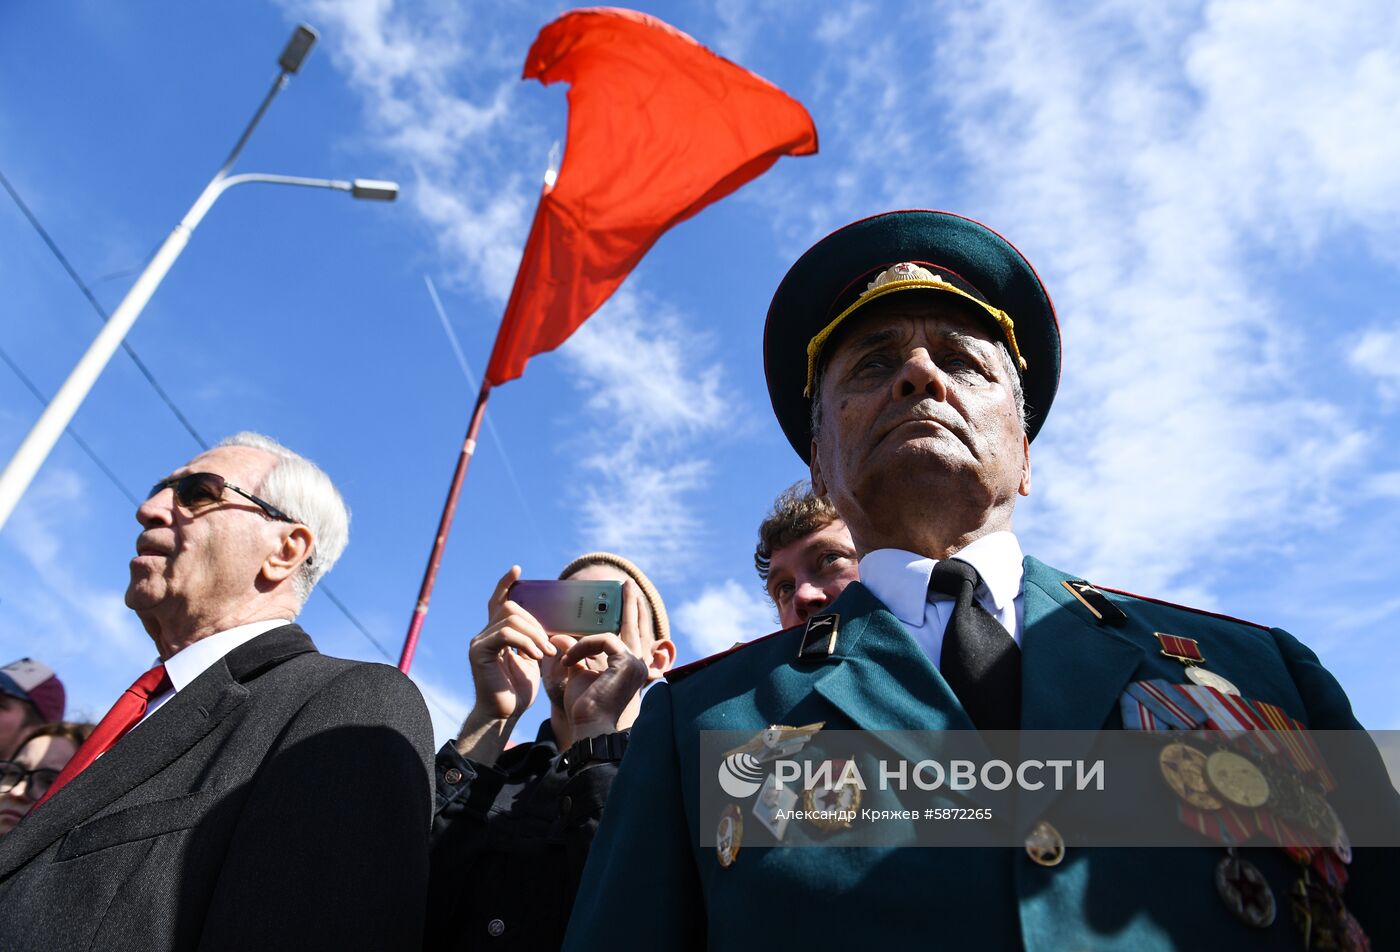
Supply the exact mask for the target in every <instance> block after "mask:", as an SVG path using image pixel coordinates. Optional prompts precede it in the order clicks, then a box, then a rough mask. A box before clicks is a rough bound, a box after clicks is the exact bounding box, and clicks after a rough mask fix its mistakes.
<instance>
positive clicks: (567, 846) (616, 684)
mask: <svg viewBox="0 0 1400 952" xmlns="http://www.w3.org/2000/svg"><path fill="white" fill-rule="evenodd" d="M559 577H560V578H561V579H573V580H576V581H617V582H622V583H623V589H622V615H621V624H620V626H619V630H618V631H617V632H616V633H612V632H602V633H598V634H587V635H583V636H578V635H573V634H570V633H568V632H558V631H546V630H545V629H544V627H543V626H542V625H541V624H540V622H539V620H538V619H536V618H535V617H534V616H533V615H532V614H530V612H528V611H526V610H525V608H524V607H523V606H521V605H519V604H517V603H516V602H515V601H513V600H512V599H511V598H510V592H511V586H512V585H514V584H515V582H516V581H518V580H519V578H520V567H519V566H512V567H511V569H510V571H508V572H506V574H505V575H504V576H502V577H501V580H500V581H499V582H498V583H497V585H496V590H495V592H493V593H492V595H491V599H490V601H489V602H488V605H487V608H488V612H489V616H490V617H489V620H488V622H487V625H486V627H485V628H484V629H482V631H481V633H480V634H478V635H477V636H476V637H475V638H473V639H472V642H471V646H470V648H469V649H468V657H469V659H470V661H471V675H472V682H473V686H474V687H475V690H476V703H475V704H474V705H473V707H472V710H471V713H470V714H468V716H467V719H466V722H465V723H464V724H463V725H462V731H461V734H460V736H459V737H458V738H457V740H456V741H455V742H450V743H447V744H444V745H443V747H442V749H441V750H440V751H439V752H438V755H437V809H436V813H435V815H434V819H433V837H432V877H431V882H430V887H429V895H428V925H427V935H426V942H425V947H426V948H428V949H434V950H439V949H440V950H448V949H476V948H482V947H488V946H489V947H490V948H501V949H522V950H534V949H557V948H558V947H559V945H560V944H561V943H562V942H563V939H564V928H565V926H566V925H567V924H568V921H569V911H570V909H571V907H572V906H573V901H574V893H575V892H576V891H577V890H578V885H579V877H580V875H581V874H582V871H583V864H584V861H585V860H586V859H587V857H588V849H589V846H590V844H591V843H592V842H593V836H594V833H595V832H596V831H597V828H598V821H599V818H600V817H601V815H602V813H603V806H604V804H605V803H606V802H607V799H608V796H609V793H610V791H611V789H612V784H613V778H614V777H615V776H617V769H618V763H619V762H620V761H621V760H622V755H623V753H624V751H625V750H626V748H627V737H628V733H629V730H630V728H631V727H632V722H633V721H635V720H636V718H637V711H638V709H639V707H640V700H641V699H640V692H641V689H642V688H643V687H644V686H645V685H647V684H648V683H655V682H656V681H658V680H659V679H660V678H661V677H663V676H664V675H665V673H666V671H667V670H668V669H669V668H670V667H671V664H672V662H673V661H674V660H675V657H676V647H675V642H673V641H672V640H671V635H670V623H669V621H668V620H667V615H666V606H665V604H664V603H663V602H662V600H661V593H660V592H658V591H657V590H656V587H655V586H654V585H653V584H652V583H651V580H650V579H648V578H647V576H646V575H645V573H643V572H642V570H641V569H640V568H638V567H637V566H636V565H634V564H633V563H632V562H631V561H629V560H627V559H624V558H623V557H621V556H619V555H614V554H612V553H610V552H591V553H589V554H587V555H582V556H579V557H578V558H577V559H574V560H573V561H572V562H570V563H569V564H568V565H566V566H565V567H564V570H563V571H562V572H560V573H559ZM541 687H543V689H544V693H545V695H546V697H547V698H548V699H549V718H548V719H547V720H545V722H544V723H543V724H541V725H540V730H539V734H538V736H537V737H536V739H535V742H534V743H530V744H517V745H515V746H513V747H510V748H509V749H505V745H506V742H507V740H508V739H509V738H510V734H511V731H512V730H513V729H514V727H515V725H516V723H518V722H519V720H520V717H521V715H523V714H524V713H525V711H526V710H528V709H529V707H530V705H531V704H532V703H533V702H534V700H535V697H536V696H537V694H538V692H539V690H540V688H541Z"/></svg>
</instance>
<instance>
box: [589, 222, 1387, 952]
mask: <svg viewBox="0 0 1400 952" xmlns="http://www.w3.org/2000/svg"><path fill="white" fill-rule="evenodd" d="M764 355H765V364H766V373H767V378H768V388H769V394H770V397H771V399H772V402H773V408H774V411H775V413H776V414H777V417H778V421H779V423H780V424H781V425H782V428H783V431H784V433H785V434H786V435H787V437H788V440H789V441H790V442H791V443H792V445H793V448H794V449H795V450H796V451H797V452H798V454H799V455H801V456H802V458H803V459H804V461H806V462H808V463H809V465H810V467H811V476H812V484H813V487H814V489H815V490H816V491H817V492H818V493H821V494H823V495H826V496H828V497H829V498H830V499H831V501H832V502H833V503H834V504H835V506H836V509H837V511H838V512H839V513H840V515H841V517H842V519H843V520H844V521H845V522H846V524H847V526H848V527H849V529H850V532H851V536H852V538H853V540H854V542H855V547H856V550H857V552H858V554H859V555H860V576H861V581H860V582H856V583H852V584H851V585H850V586H849V587H847V588H846V590H845V591H844V592H843V593H842V595H841V596H840V598H838V599H837V601H836V602H835V603H834V604H833V605H831V606H829V607H828V608H827V609H826V610H825V611H824V612H823V613H822V614H820V615H818V616H816V617H814V618H812V619H809V620H808V622H807V624H806V625H805V626H802V627H795V628H791V629H788V630H786V631H783V632H779V633H777V634H775V635H772V636H770V637H768V638H764V639H759V640H757V641H753V642H749V643H748V644H746V645H742V646H738V647H736V648H735V649H732V650H731V651H730V652H727V653H725V654H724V655H720V656H716V657H714V658H710V659H706V660H705V661H702V662H698V663H696V664H694V665H691V666H688V667H687V668H682V669H680V670H678V671H674V672H672V673H671V675H670V677H669V679H668V680H669V684H668V685H666V686H664V687H658V688H657V689H656V690H654V691H652V692H651V694H650V695H649V696H648V697H647V699H646V703H645V705H644V707H643V711H642V714H641V718H640V719H639V720H638V722H637V724H636V727H635V729H634V731H633V735H632V746H631V750H630V752H629V754H628V758H627V761H626V762H625V763H624V764H623V766H622V771H621V776H620V777H619V783H618V784H617V786H616V788H615V789H616V791H617V793H615V795H614V797H613V799H612V800H611V801H610V802H609V804H608V809H607V812H606V814H605V816H604V819H603V824H602V828H601V830H600V832H599V836H598V839H597V841H596V842H595V844H594V846H593V850H592V852H591V854H590V856H589V861H588V866H587V869H586V871H585V873H584V876H583V888H582V890H581V892H580V894H579V897H578V901H577V902H576V903H575V906H574V909H575V914H574V917H573V921H572V923H571V925H570V931H569V934H568V939H567V941H566V948H569V949H607V948H612V947H613V943H614V942H615V941H617V939H618V936H619V935H624V936H625V935H631V936H645V937H646V941H647V943H648V944H649V945H651V946H653V947H657V948H662V947H705V946H708V947H710V948H716V949H739V948H775V947H777V948H793V949H811V948H833V949H850V948H859V947H877V946H878V947H885V946H888V947H890V948H906V947H911V948H912V947H915V946H916V945H917V946H918V947H937V948H949V949H965V948H985V949H1015V948H1027V949H1044V950H1061V949H1135V950H1136V949H1205V948H1230V949H1244V948H1249V949H1256V948H1259V949H1263V948H1268V949H1285V948H1299V947H1308V946H1309V945H1310V946H1311V947H1312V948H1321V947H1325V945H1326V943H1327V942H1332V943H1333V944H1334V945H1335V947H1338V948H1347V947H1357V948H1360V947H1364V943H1365V941H1366V940H1365V938H1364V936H1363V935H1362V929H1365V930H1367V931H1368V932H1369V933H1370V935H1371V938H1372V940H1373V941H1374V942H1375V947H1376V948H1386V947H1393V945H1394V943H1395V942H1397V941H1400V939H1397V937H1396V935H1395V929H1396V925H1395V923H1396V920H1397V917H1396V916H1394V915H1393V909H1387V905H1386V904H1387V903H1393V900H1394V895H1395V893H1394V889H1395V886H1396V882H1397V879H1396V873H1395V869H1394V859H1393V857H1392V856H1391V855H1390V853H1389V852H1383V851H1375V850H1369V851H1368V850H1362V849H1357V850H1355V852H1354V856H1353V855H1350V852H1351V851H1343V850H1341V849H1340V847H1339V848H1338V849H1337V850H1334V851H1331V852H1329V851H1327V850H1311V851H1309V850H1301V851H1294V853H1293V854H1292V855H1287V854H1285V851H1284V850H1282V849H1251V850H1247V851H1236V850H1234V849H1227V846H1229V845H1230V844H1229V842H1224V843H1221V842H1214V843H1213V842H1212V841H1211V840H1210V839H1208V838H1206V837H1205V836H1201V837H1200V839H1199V843H1200V844H1201V845H1200V847H1199V848H1190V849H1161V850H1151V849H1139V850H1129V849H1079V848H1076V847H1074V846H1073V845H1070V846H1069V847H1068V848H1067V847H1066V845H1065V843H1064V841H1063V839H1061V838H1060V836H1059V833H1058V831H1057V830H1056V829H1055V828H1054V826H1053V825H1052V824H1049V823H1039V824H1037V825H1036V826H1035V827H1034V828H1033V829H1032V830H1031V832H1030V834H1029V835H1028V836H1027V839H1026V843H1025V848H1024V849H1013V848H1010V847H1007V848H980V849H952V848H945V849H917V848H864V849H860V848H843V847H842V846H841V839H840V836H841V834H840V833H839V832H838V833H837V834H835V835H834V836H832V837H831V838H830V839H829V840H828V843H829V844H830V845H828V846H826V847H825V848H814V849H796V848H788V847H784V846H778V847H764V848H758V847H754V848H750V849H748V850H745V849H744V846H743V843H742V840H743V827H744V823H743V813H742V811H740V810H734V811H732V812H726V814H725V815H724V817H723V818H722V819H721V821H720V828H719V829H718V830H710V829H701V828H700V827H699V822H700V821H699V807H698V804H697V796H698V795H697V790H699V788H700V785H701V783H702V780H704V779H706V778H702V777H701V776H700V775H699V771H700V770H701V769H708V770H710V771H713V769H714V768H713V767H712V766H708V765H704V764H702V763H701V758H700V754H699V751H700V746H699V744H700V741H699V735H700V732H701V731H705V730H726V731H732V730H745V731H748V730H754V731H763V730H764V729H765V728H767V727H769V726H770V725H779V724H788V725H816V724H824V725H825V729H826V730H832V729H846V730H852V729H857V730H959V729H963V730H967V729H972V728H977V729H982V730H985V729H1017V728H1020V729H1025V730H1065V731H1070V730H1073V731H1084V732H1090V731H1096V730H1099V729H1116V728H1124V727H1127V728H1136V729H1162V728H1163V727H1176V728H1181V729H1191V728H1196V727H1211V728H1220V727H1223V726H1229V725H1228V724H1224V723H1222V721H1224V720H1228V718H1229V717H1230V716H1231V715H1230V714H1229V712H1230V711H1235V712H1244V711H1247V712H1249V716H1251V717H1258V718H1260V722H1261V723H1263V722H1266V721H1267V722H1268V723H1270V724H1274V725H1276V726H1277V727H1278V729H1294V728H1298V727H1308V728H1311V729H1314V730H1317V729H1347V730H1357V729H1359V725H1358V724H1357V722H1356V720H1355V718H1354V717H1353V716H1352V713H1351V709H1350V705H1349V704H1348V702H1347V699H1346V695H1345V694H1344V693H1343V691H1342V689H1341V687H1340V686H1339V685H1338V684H1337V682H1336V680H1335V679H1333V677H1332V676H1331V675H1330V674H1328V673H1327V671H1325V670H1324V669H1323V668H1322V666H1321V665H1320V664H1319V663H1318V660H1317V658H1316V656H1315V655H1314V654H1313V653H1312V652H1311V651H1310V650H1308V649H1307V648H1306V647H1305V646H1303V645H1302V644H1301V643H1299V642H1298V641H1297V640H1296V639H1294V638H1293V637H1292V636H1291V635H1289V634H1288V633H1286V632H1284V631H1281V630H1279V629H1276V628H1268V627H1264V626H1259V625H1253V624H1250V623H1247V622H1241V621H1237V620H1234V619H1229V618H1225V617H1222V616H1218V615H1214V614H1209V613H1205V612H1198V611H1195V610H1192V609H1189V608H1184V607H1180V606H1175V605H1169V604H1166V603H1163V602H1160V601H1157V600H1153V599H1146V598H1140V597H1137V596H1131V595H1126V594H1121V593H1116V592H1112V593H1111V592H1105V591H1102V590H1099V589H1097V588H1095V587H1094V586H1092V585H1090V584H1089V583H1088V582H1086V581H1084V580H1083V579H1081V578H1078V577H1076V576H1072V575H1068V574H1066V573H1064V572H1061V571H1058V570H1056V569H1053V568H1051V567H1050V566H1048V565H1045V564H1044V563H1041V562H1039V561H1037V560H1036V559H1034V558H1030V557H1026V556H1023V554H1022V552H1021V548H1020V544H1019V542H1018V541H1017V537H1016V535H1015V534H1014V532H1013V530H1012V514H1013V511H1014V509H1015V505H1016V501H1017V499H1018V497H1020V496H1024V495H1028V494H1029V493H1030V491H1031V454H1030V444H1031V441H1032V440H1033V439H1034V438H1035V437H1036V434H1037V433H1038V432H1039V431H1040V429H1041V427H1042V425H1043V424H1044V422H1045V419H1046V414H1047V412H1048V411H1049V409H1050V405H1051V402H1052V400H1053V398H1054V396H1055V391H1056V388H1057V385H1058V380H1059V367H1060V336H1059V327H1058V323H1057V321H1056V317H1055V312H1054V309H1053V307H1052V305H1051V303H1050V299H1049V296H1048V295H1047V293H1046V291H1045V289H1044V287H1043V286H1042V285H1041V282H1040V279H1039V277H1038V276H1037V275H1036V273H1035V271H1034V270H1033V269H1032V267H1031V265H1030V264H1029V262H1027V261H1026V259H1025V258H1024V257H1023V256H1022V255H1021V254H1020V252H1018V251H1017V250H1016V249H1015V248H1014V247H1012V245H1011V244H1009V243H1008V242H1007V241H1006V240H1005V239H1003V238H1002V237H1001V236H1000V235H998V234H996V233H995V232H993V231H991V230H990V229H989V228H987V227H985V226H983V225H981V224H979V223H977V222H974V221H971V220H969V219H967V218H963V217H961V216H958V215H952V214H948V213H943V212H931V211H905V212H892V213H889V214H884V215H877V216H875V217H872V218H868V219H865V220H862V221H859V222H856V223H854V224H852V225H848V226H847V227H845V228H842V229H840V230H839V231H837V232H835V233H833V234H832V235H829V236H828V237H826V238H825V239H823V240H822V241H820V242H818V243H817V244H816V245H815V246H814V247H813V248H811V249H810V250H809V251H808V252H807V253H806V254H805V255H803V256H802V258H801V259H799V260H798V262H797V263H796V264H795V265H794V266H793V267H792V269H791V270H790V271H789V272H788V274H787V276H786V278H784V280H783V282H782V284H781V285H780V286H779V288H778V291H777V293H776V294H775V296H774V299H773V303H772V306H771V308H770V310H769V313H768V321H767V325H766V329H765V339H764ZM1241 716H1244V715H1241ZM1191 766H1197V765H1192V764H1183V765H1182V769H1184V768H1185V767H1191ZM1164 776H1165V772H1164ZM1173 776H1176V774H1173ZM1217 792H1218V791H1217ZM1231 792H1232V793H1234V794H1238V791H1231ZM1392 792H1393V791H1392ZM1181 795H1182V796H1183V797H1186V796H1191V797H1196V798H1197V800H1200V797H1199V795H1198V793H1197V792H1196V791H1194V790H1191V789H1188V788H1186V787H1182V790H1181ZM1200 802H1202V803H1204V802H1205V801H1200ZM1192 835H1195V834H1192ZM1324 854H1325V855H1324ZM1346 860H1350V866H1349V867H1348V866H1347V865H1346V862H1345V861H1346ZM1314 866H1316V872H1314V870H1313V867H1314ZM1338 871H1340V872H1338ZM1341 883H1345V884H1346V885H1345V890H1344V897H1343V888H1342V886H1341ZM639 885H640V886H641V887H642V889H643V891H642V893H640V894H638V893H636V892H635V890H637V889H638V887H639ZM1387 894H1389V895H1388V896H1387ZM619 895H631V896H632V897H633V898H632V899H631V900H629V901H628V902H627V904H626V908H625V909H620V908H619V907H618V905H617V903H616V902H615V901H614V897H616V896H619ZM1294 906H1296V907H1297V908H1296V909H1294V908H1293V907H1294ZM1300 929H1301V931H1299V930H1300Z"/></svg>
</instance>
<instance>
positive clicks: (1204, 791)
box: [1157, 743, 1225, 810]
mask: <svg viewBox="0 0 1400 952" xmlns="http://www.w3.org/2000/svg"><path fill="white" fill-rule="evenodd" d="M1207 762H1208V760H1207V758H1206V755H1205V754H1203V753H1201V752H1200V751H1199V750H1197V749H1196V748H1194V747H1190V746H1188V745H1186V744H1181V743H1172V744H1168V745H1167V746H1165V747H1163V748H1162V752H1161V753H1159V754H1158V755H1157V766H1158V768H1159V769H1160V770H1161V771H1162V779H1163V780H1165V781H1166V782H1167V786H1169V787H1171V788H1172V792H1173V793H1175V794H1176V795H1177V796H1178V797H1180V798H1181V799H1183V800H1185V801H1186V802H1187V803H1189V804H1191V806H1193V807H1195V808H1196V809H1198V810H1219V809H1220V808H1221V807H1222V806H1224V805H1225V804H1223V803H1222V802H1220V800H1219V799H1217V798H1216V797H1214V796H1212V795H1211V792H1210V784H1209V783H1207V782H1206V764H1207Z"/></svg>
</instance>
